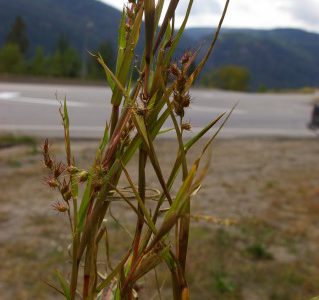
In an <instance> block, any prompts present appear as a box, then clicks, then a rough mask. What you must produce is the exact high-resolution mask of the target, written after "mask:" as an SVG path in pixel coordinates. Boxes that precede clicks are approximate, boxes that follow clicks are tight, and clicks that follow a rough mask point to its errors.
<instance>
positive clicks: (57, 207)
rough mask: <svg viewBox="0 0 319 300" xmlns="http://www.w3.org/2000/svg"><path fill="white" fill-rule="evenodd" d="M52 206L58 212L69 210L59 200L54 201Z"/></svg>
mask: <svg viewBox="0 0 319 300" xmlns="http://www.w3.org/2000/svg"><path fill="white" fill-rule="evenodd" d="M52 207H53V209H54V210H56V211H57V212H60V213H65V212H67V211H68V210H69V208H68V207H67V206H66V205H65V204H63V203H61V202H59V201H56V202H55V203H53V204H52Z"/></svg>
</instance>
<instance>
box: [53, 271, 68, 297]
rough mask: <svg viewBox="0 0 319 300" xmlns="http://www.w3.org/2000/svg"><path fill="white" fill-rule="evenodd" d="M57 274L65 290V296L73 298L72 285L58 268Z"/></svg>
mask: <svg viewBox="0 0 319 300" xmlns="http://www.w3.org/2000/svg"><path fill="white" fill-rule="evenodd" d="M55 276H56V277H57V279H58V281H59V283H60V285H61V288H62V290H63V293H64V296H65V298H66V299H67V300H71V292H70V287H69V284H68V283H67V281H66V279H65V278H64V277H63V276H62V274H61V273H60V272H59V271H58V270H57V271H56V272H55Z"/></svg>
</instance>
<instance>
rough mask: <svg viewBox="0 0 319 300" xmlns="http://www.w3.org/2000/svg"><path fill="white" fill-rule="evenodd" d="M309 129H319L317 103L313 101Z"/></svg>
mask: <svg viewBox="0 0 319 300" xmlns="http://www.w3.org/2000/svg"><path fill="white" fill-rule="evenodd" d="M309 129H313V130H317V129H319V103H315V104H314V106H313V110H312V115H311V121H310V123H309Z"/></svg>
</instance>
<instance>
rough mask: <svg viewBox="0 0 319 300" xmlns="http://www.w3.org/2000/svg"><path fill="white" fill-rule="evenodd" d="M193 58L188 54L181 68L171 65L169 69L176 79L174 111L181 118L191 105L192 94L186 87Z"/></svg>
mask: <svg viewBox="0 0 319 300" xmlns="http://www.w3.org/2000/svg"><path fill="white" fill-rule="evenodd" d="M191 56H192V53H191V52H186V53H185V54H184V55H183V56H182V58H181V60H180V65H181V66H180V67H179V66H178V65H177V64H171V65H170V68H169V72H170V73H171V74H172V75H173V76H174V77H175V84H174V97H173V105H174V111H175V113H176V115H177V116H179V117H181V118H183V117H184V115H185V108H187V107H189V106H190V103H191V96H190V93H189V91H188V90H187V89H186V86H185V85H186V82H187V79H188V75H187V71H188V67H189V61H190V59H191Z"/></svg>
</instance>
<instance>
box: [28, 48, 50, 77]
mask: <svg viewBox="0 0 319 300" xmlns="http://www.w3.org/2000/svg"><path fill="white" fill-rule="evenodd" d="M30 69H31V73H32V74H33V75H46V74H47V72H48V70H47V59H46V57H45V55H44V52H43V48H42V47H38V48H37V49H36V51H35V55H34V57H33V60H32V62H31V66H30Z"/></svg>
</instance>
